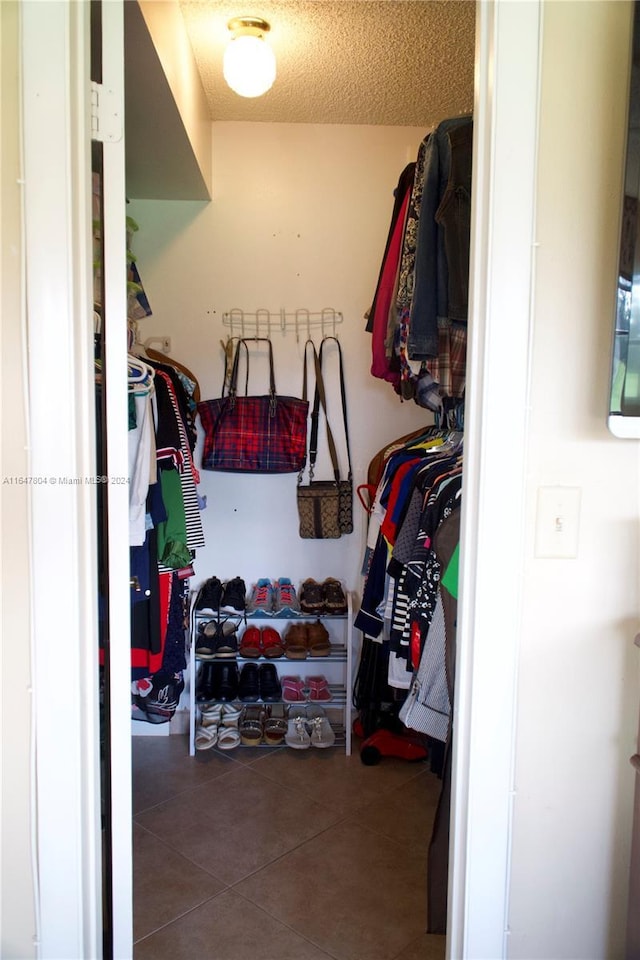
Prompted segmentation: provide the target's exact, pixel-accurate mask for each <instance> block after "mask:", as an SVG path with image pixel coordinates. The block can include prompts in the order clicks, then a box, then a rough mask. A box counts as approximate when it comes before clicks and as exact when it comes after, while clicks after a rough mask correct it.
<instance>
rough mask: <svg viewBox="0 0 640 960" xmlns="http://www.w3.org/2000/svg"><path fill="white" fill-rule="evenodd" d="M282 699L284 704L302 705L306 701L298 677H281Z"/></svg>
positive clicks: (301, 683) (302, 686) (302, 685)
mask: <svg viewBox="0 0 640 960" xmlns="http://www.w3.org/2000/svg"><path fill="white" fill-rule="evenodd" d="M280 683H281V684H282V699H283V700H284V702H285V703H304V701H305V700H306V699H307V698H306V696H305V693H304V684H303V682H302V680H301V679H300V677H281V678H280Z"/></svg>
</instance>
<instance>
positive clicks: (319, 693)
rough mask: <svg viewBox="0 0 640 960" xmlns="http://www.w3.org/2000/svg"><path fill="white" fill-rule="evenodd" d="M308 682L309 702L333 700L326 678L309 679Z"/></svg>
mask: <svg viewBox="0 0 640 960" xmlns="http://www.w3.org/2000/svg"><path fill="white" fill-rule="evenodd" d="M306 682H307V687H308V688H309V700H312V701H318V700H332V699H333V698H332V695H331V690H330V689H329V684H328V683H327V678H326V677H323V676H319V677H307V681H306Z"/></svg>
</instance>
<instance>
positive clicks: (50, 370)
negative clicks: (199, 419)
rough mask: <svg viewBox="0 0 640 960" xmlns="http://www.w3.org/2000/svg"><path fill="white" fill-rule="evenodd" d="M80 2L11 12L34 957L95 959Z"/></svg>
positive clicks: (89, 338) (84, 29)
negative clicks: (18, 60)
mask: <svg viewBox="0 0 640 960" xmlns="http://www.w3.org/2000/svg"><path fill="white" fill-rule="evenodd" d="M88 12H89V7H88V5H87V4H74V3H71V4H69V3H62V2H52V3H31V2H27V3H21V5H20V16H21V53H22V64H23V70H22V135H23V157H24V163H23V171H24V173H23V177H24V237H25V259H26V291H25V293H26V304H25V310H26V325H27V346H28V358H27V359H28V364H27V365H28V397H27V409H28V430H29V435H30V445H29V474H30V476H29V478H27V479H28V480H29V481H30V482H29V491H30V504H29V512H30V529H29V538H30V544H29V545H30V571H31V575H30V590H31V608H32V617H31V622H32V650H33V658H34V659H33V663H32V691H33V704H34V713H33V721H34V745H33V749H34V755H33V758H32V774H33V780H32V784H31V790H32V819H33V821H34V822H33V835H34V843H35V845H36V851H35V855H36V861H37V865H36V869H37V889H36V918H37V923H38V930H37V933H36V950H37V954H38V956H39V957H45V958H47V960H49V958H54V957H59V958H67V960H68V958H70V957H99V956H100V955H101V952H102V941H101V936H102V934H101V927H102V915H101V891H102V883H101V833H100V764H99V712H98V644H97V591H96V584H97V577H96V571H97V545H96V544H97V527H96V504H95V487H94V486H93V485H92V484H90V483H87V482H85V481H86V479H87V478H89V477H91V476H92V475H94V476H95V445H94V444H95V440H94V437H95V415H94V408H93V392H94V387H93V328H92V324H91V303H92V269H91V261H92V257H91V179H90V173H91V160H90V118H89V90H88V89H87V84H86V81H85V78H86V77H87V76H88V70H89V44H88V36H89V31H88Z"/></svg>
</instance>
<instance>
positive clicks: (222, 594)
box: [196, 577, 247, 613]
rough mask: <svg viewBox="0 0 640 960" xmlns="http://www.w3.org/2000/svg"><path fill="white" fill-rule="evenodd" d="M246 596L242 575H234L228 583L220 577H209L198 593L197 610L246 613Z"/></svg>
mask: <svg viewBox="0 0 640 960" xmlns="http://www.w3.org/2000/svg"><path fill="white" fill-rule="evenodd" d="M246 597H247V588H246V585H245V582H244V580H243V579H242V577H233V578H232V579H231V580H227V581H226V583H222V581H221V580H219V579H218V577H209V579H208V580H206V581H205V583H204V584H203V585H202V587H201V588H200V592H199V593H198V598H197V600H196V610H198V611H200V612H202V613H207V612H210V613H221V612H226V613H233V612H236V613H244V611H245V609H246V606H247V599H246Z"/></svg>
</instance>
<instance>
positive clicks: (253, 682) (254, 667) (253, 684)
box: [238, 663, 260, 703]
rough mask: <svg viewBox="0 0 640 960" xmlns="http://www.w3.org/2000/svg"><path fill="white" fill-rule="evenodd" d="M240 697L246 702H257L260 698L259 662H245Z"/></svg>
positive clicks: (239, 688) (240, 684) (239, 691)
mask: <svg viewBox="0 0 640 960" xmlns="http://www.w3.org/2000/svg"><path fill="white" fill-rule="evenodd" d="M238 698H239V699H240V700H242V701H243V702H244V703H255V701H256V700H258V699H259V698H260V678H259V674H258V664H257V663H245V665H244V666H243V668H242V670H241V671H240V683H239V685H238Z"/></svg>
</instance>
